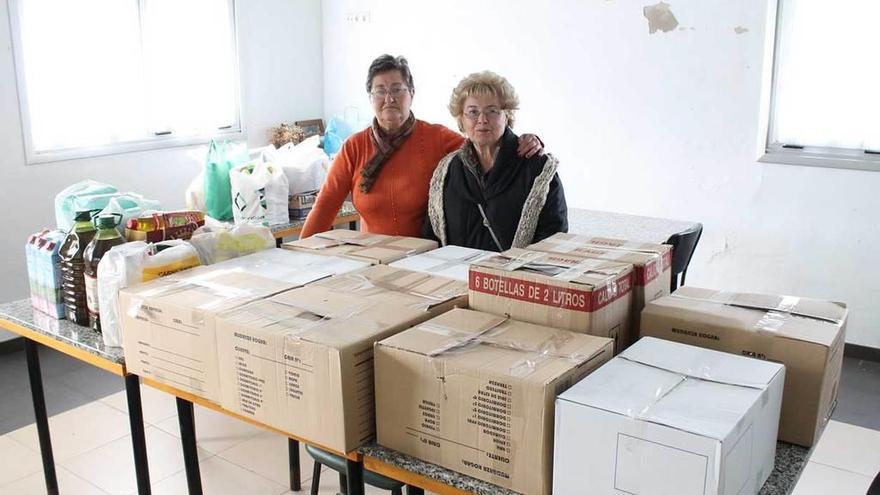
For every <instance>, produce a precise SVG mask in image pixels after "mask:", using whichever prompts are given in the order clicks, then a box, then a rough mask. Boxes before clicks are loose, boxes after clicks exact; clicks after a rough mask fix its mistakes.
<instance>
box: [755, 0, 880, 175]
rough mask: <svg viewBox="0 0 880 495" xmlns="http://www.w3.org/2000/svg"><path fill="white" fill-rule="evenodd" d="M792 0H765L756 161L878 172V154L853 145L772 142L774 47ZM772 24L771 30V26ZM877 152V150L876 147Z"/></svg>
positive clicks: (775, 58)
mask: <svg viewBox="0 0 880 495" xmlns="http://www.w3.org/2000/svg"><path fill="white" fill-rule="evenodd" d="M787 1H791V0H770V1H768V2H767V19H766V24H765V25H766V26H767V29H766V36H765V42H764V53H763V55H764V57H763V67H762V72H761V73H762V75H763V76H762V84H761V88H762V90H761V103H760V119H761V120H760V125H759V126H758V127H759V128H758V150H757V152H758V153H757V157H758V158H757V161H758V162H760V163H776V164H784V165H801V166H808V167H824V168H842V169H853V170H869V171H878V172H880V153H875V152H873V151H874V150H872V151H870V152H869V151H867V150H860V149H856V148H828V147H821V146H787V145H784V144H783V143H775V142H772V141H771V139H772V131H773V108H774V107H775V103H776V102H775V98H776V90H777V88H776V71H777V69H778V65H779V60H778V58H777V56H776V55H777V53H778V51H777V48H778V45H779V42H780V39H781V38H782V36H781V33H780V31H781V29H782V24H781V22H780V21H781V15H782V10H783V8H784V4H785V2H787ZM771 26H772V29H771ZM877 151H880V150H877Z"/></svg>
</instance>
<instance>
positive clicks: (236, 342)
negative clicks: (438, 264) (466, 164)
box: [217, 265, 467, 452]
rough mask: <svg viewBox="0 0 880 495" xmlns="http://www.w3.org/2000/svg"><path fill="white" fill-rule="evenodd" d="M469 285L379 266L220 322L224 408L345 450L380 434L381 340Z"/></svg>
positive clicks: (437, 310) (462, 298) (461, 295)
mask: <svg viewBox="0 0 880 495" xmlns="http://www.w3.org/2000/svg"><path fill="white" fill-rule="evenodd" d="M466 297H467V286H466V285H465V284H464V283H463V282H458V281H455V280H451V279H445V278H443V277H437V276H432V275H428V274H424V273H416V272H410V271H408V270H403V269H395V268H391V267H388V266H384V265H377V266H373V267H370V268H367V269H365V270H362V271H360V272H356V273H352V274H347V275H340V276H337V277H333V278H330V279H324V280H321V281H319V282H316V283H314V284H311V285H309V286H306V287H303V288H299V289H294V290H291V291H287V292H284V293H281V294H278V295H275V296H273V297H271V298H268V299H265V300H261V301H256V302H253V303H250V304H248V305H246V306H242V307H240V308H237V309H234V310H232V311H228V312H226V313H224V314H222V315H220V316H218V319H217V347H218V353H219V356H220V357H219V367H220V375H221V380H220V381H221V383H220V389H221V396H222V400H221V405H222V406H223V407H224V408H225V409H227V410H230V411H233V412H236V413H238V414H241V415H243V416H247V417H251V418H253V419H256V420H258V421H260V422H262V423H265V424H268V425H271V426H274V427H276V428H279V429H281V430H284V431H287V432H289V433H292V434H294V435H298V436H301V437H305V438H308V439H310V440H312V441H314V442H316V443H318V444H320V445H322V446H324V447H325V448H329V449H331V450H334V451H336V452H349V451H351V450H354V449H356V448H357V447H358V446H360V445H361V444H363V443H364V442H365V441H367V440H369V439H370V438H372V437H373V436H374V433H375V430H374V413H373V343H374V342H376V341H377V340H380V339H382V338H385V337H388V336H390V335H392V334H394V333H396V332H398V331H400V330H403V329H405V328H408V327H410V326H412V325H414V324H416V323H419V322H422V321H425V320H427V319H429V318H431V317H433V316H436V315H438V314H441V313H442V312H444V311H447V310H449V309H451V308H452V307H454V306H455V305H456V304H459V305H464V304H466V302H467V299H466Z"/></svg>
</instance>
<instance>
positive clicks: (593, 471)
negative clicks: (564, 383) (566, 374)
mask: <svg viewBox="0 0 880 495" xmlns="http://www.w3.org/2000/svg"><path fill="white" fill-rule="evenodd" d="M784 377H785V367H784V366H782V365H780V364H776V363H771V362H767V361H758V360H755V359H748V358H744V357H741V356H734V355H731V354H726V353H722V352H717V351H710V350H706V349H701V348H699V347H694V346H688V345H684V344H678V343H675V342H669V341H665V340H660V339H654V338H650V337H643V338H642V339H641V340H639V341H638V342H636V343H635V344H634V345H632V346H631V347H630V348H629V349H627V350H626V351H624V352H623V353H621V354H620V355H619V356H618V357H616V358H614V359H612V360H611V361H610V362H609V363H607V364H605V365H604V366H602V367H601V368H599V369H598V370H596V371H595V372H593V373H592V374H591V375H590V376H588V377H587V378H585V379H584V380H582V381H581V382H579V383H577V384H576V385H574V386H573V387H571V388H570V389H569V390H568V391H566V392H563V393H562V394H560V395H559V398H558V399H557V400H556V448H555V453H554V465H553V492H554V493H557V494H564V495H568V494H573V493H595V494H603V495H605V494H612V493H613V494H656V493H668V494H676V495H754V494H756V493H758V491H759V490H760V489H761V486H763V484H764V482H765V481H766V480H767V478H768V477H769V476H770V473H771V472H772V471H773V462H774V458H775V454H776V429H777V425H778V424H779V408H780V404H781V401H782V385H783V381H784Z"/></svg>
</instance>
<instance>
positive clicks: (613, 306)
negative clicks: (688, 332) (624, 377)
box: [468, 249, 633, 354]
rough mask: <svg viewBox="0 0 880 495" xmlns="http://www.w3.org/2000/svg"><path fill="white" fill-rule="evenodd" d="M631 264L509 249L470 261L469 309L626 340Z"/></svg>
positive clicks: (620, 343) (618, 343) (619, 345)
mask: <svg viewBox="0 0 880 495" xmlns="http://www.w3.org/2000/svg"><path fill="white" fill-rule="evenodd" d="M632 272H633V270H632V265H630V264H627V263H619V262H614V261H602V260H595V259H588V258H582V257H580V256H571V255H565V254H556V253H542V252H538V251H529V250H525V249H510V250H508V251H505V252H503V253H501V254H498V255H495V256H492V257H489V258H486V259H483V260H480V261H478V262H474V263H472V264H471V267H470V275H469V277H470V278H469V280H468V289H469V291H468V294H469V296H470V297H469V302H470V306H471V308H473V309H475V310H478V311H485V312H487V313H493V314H498V315H506V316H510V317H511V318H513V319H515V320H520V321H527V322H530V323H536V324H539V325H547V326H549V327H554V328H563V329H566V330H572V331H575V332H580V333H587V334H590V335H597V336H599V337H609V338H612V339H614V341H615V345H614V348H615V354H616V353H617V352H620V350H621V349H622V346H623V344H624V343H626V342H629V341H630V340H631V337H630V335H629V332H630V321H631V317H630V311H631V308H632Z"/></svg>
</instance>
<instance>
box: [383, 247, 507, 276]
mask: <svg viewBox="0 0 880 495" xmlns="http://www.w3.org/2000/svg"><path fill="white" fill-rule="evenodd" d="M494 254H496V253H494V252H491V251H483V250H482V249H473V248H466V247H461V246H443V247H441V248H438V249H434V250H433V251H428V252H426V253H422V254H414V255H412V256H410V257H408V258H404V259H402V260H399V261H395V262H394V263H391V266H393V267H397V268H406V269H407V270H413V271H417V272H423V273H432V274H434V275H441V276H444V277H449V278H454V279H455V280H460V281H462V282H465V283H467V280H468V268H469V267H470V264H471V263H473V262H475V261H479V260H481V259H484V258H487V257H489V256H492V255H494Z"/></svg>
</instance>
